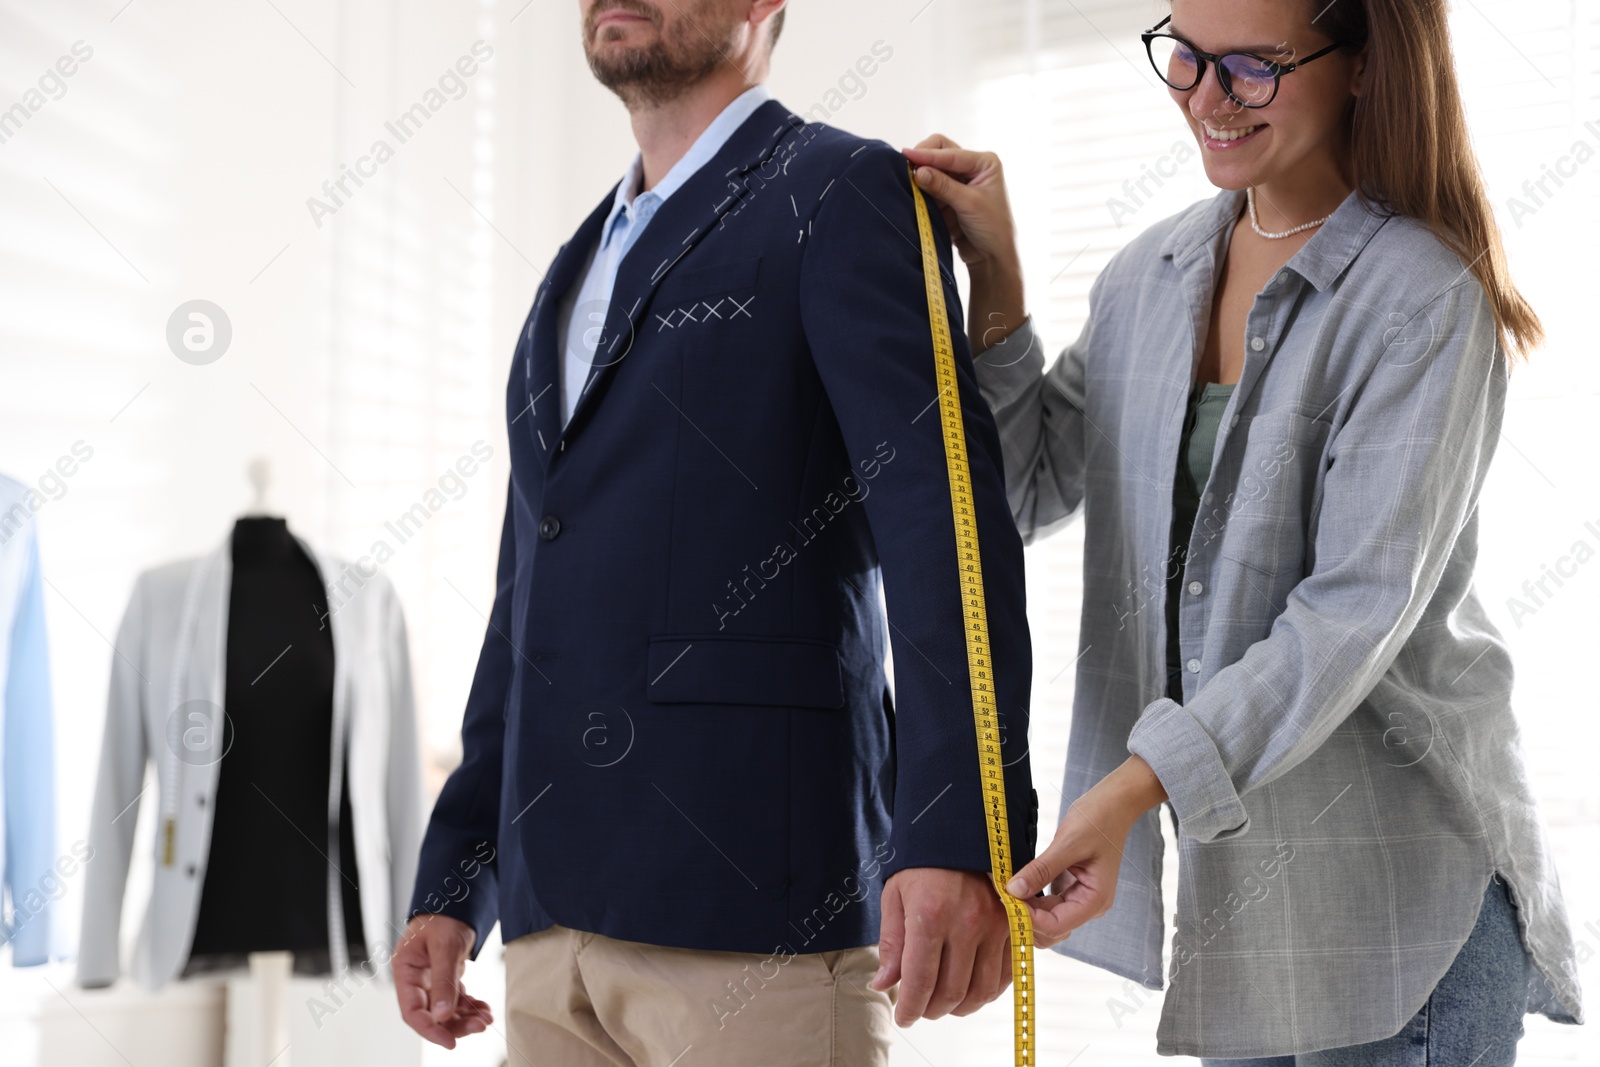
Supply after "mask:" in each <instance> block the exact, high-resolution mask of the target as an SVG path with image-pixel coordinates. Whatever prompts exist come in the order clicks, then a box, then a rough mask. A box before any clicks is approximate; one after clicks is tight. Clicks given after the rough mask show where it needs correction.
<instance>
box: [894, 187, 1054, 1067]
mask: <svg viewBox="0 0 1600 1067" xmlns="http://www.w3.org/2000/svg"><path fill="white" fill-rule="evenodd" d="M911 171H912V178H911V193H912V198H913V199H914V200H915V201H916V205H917V233H918V235H919V236H920V238H921V242H922V279H923V282H924V284H925V285H926V287H927V290H928V324H929V326H930V327H931V328H932V330H933V363H934V371H935V378H936V381H937V383H938V386H939V423H940V426H941V427H942V430H943V433H944V459H945V467H946V469H947V470H948V472H949V475H950V510H951V513H952V515H953V516H954V518H955V528H956V560H957V565H958V566H959V567H960V569H961V599H962V604H963V607H964V609H965V610H964V615H965V616H966V631H967V673H968V675H969V676H970V677H971V680H972V719H973V722H974V724H975V725H976V726H977V728H978V774H979V776H980V777H981V779H982V785H983V803H984V808H985V809H986V811H987V812H988V820H987V823H988V829H989V867H990V870H991V871H992V872H993V876H994V888H995V891H996V892H997V893H999V894H1000V903H1002V904H1004V905H1005V909H1006V916H1007V920H1008V922H1009V924H1010V927H1011V1009H1012V1027H1013V1047H1014V1048H1015V1050H1016V1062H1017V1067H1033V1064H1034V1058H1033V1048H1034V1022H1033V1015H1034V1008H1033V1005H1034V997H1033V924H1032V923H1031V922H1030V921H1029V919H1028V908H1027V905H1025V904H1023V903H1022V901H1020V900H1018V899H1017V898H1016V897H1014V896H1012V895H1011V894H1010V893H1007V892H1006V883H1007V882H1009V881H1010V880H1011V875H1012V874H1013V873H1014V872H1013V870H1012V867H1011V833H1010V829H1009V826H1008V823H1007V819H1006V780H1005V766H1004V763H1005V761H1004V759H1003V757H1002V756H1001V752H1000V719H999V714H998V709H997V706H996V704H995V694H994V670H993V661H992V660H991V659H990V657H989V614H988V611H987V609H986V608H985V607H984V601H983V562H982V560H981V559H980V558H979V555H978V516H977V507H976V504H975V503H974V501H973V498H972V471H971V468H970V467H969V466H968V464H967V435H966V429H965V427H964V426H963V424H962V419H961V394H960V391H959V390H958V388H957V385H956V351H955V345H954V343H953V342H952V341H951V339H950V316H949V313H948V311H947V310H946V309H945V304H944V284H943V283H942V282H941V281H940V279H939V254H938V251H937V249H935V247H934V244H933V224H932V223H931V222H930V221H929V220H928V203H927V201H926V200H925V199H924V198H923V196H922V190H921V188H919V187H918V186H917V181H916V168H915V167H912V168H911Z"/></svg>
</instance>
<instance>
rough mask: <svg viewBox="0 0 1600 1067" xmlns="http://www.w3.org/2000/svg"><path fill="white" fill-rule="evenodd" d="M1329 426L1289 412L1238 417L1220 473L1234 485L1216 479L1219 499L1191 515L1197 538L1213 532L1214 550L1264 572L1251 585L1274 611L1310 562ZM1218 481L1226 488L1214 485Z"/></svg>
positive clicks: (1281, 608) (1281, 605) (1240, 563)
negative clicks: (1195, 517)
mask: <svg viewBox="0 0 1600 1067" xmlns="http://www.w3.org/2000/svg"><path fill="white" fill-rule="evenodd" d="M1328 432H1329V426H1328V424H1327V423H1325V422H1321V421H1319V420H1316V419H1308V418H1306V417H1305V416H1303V415H1299V414H1296V413H1294V412H1290V411H1277V412H1269V413H1267V414H1264V415H1258V416H1255V417H1254V418H1251V419H1249V420H1248V421H1245V420H1241V421H1240V424H1239V425H1238V426H1237V427H1234V428H1233V429H1232V430H1231V431H1230V437H1229V441H1228V445H1227V450H1228V457H1225V458H1224V460H1223V462H1224V469H1223V471H1222V472H1220V473H1225V474H1226V475H1228V476H1229V479H1230V483H1231V484H1230V483H1221V482H1218V481H1213V487H1212V489H1211V492H1212V493H1213V494H1215V495H1216V497H1217V499H1216V501H1215V502H1214V503H1213V504H1211V505H1202V506H1201V509H1200V517H1199V519H1198V520H1197V522H1196V529H1195V538H1196V542H1197V543H1203V542H1204V540H1206V539H1207V538H1215V539H1216V540H1217V541H1218V545H1217V554H1218V555H1221V556H1222V557H1224V558H1226V559H1228V560H1229V561H1231V562H1233V563H1237V564H1239V565H1241V566H1244V567H1247V568H1249V569H1250V570H1252V571H1255V572H1257V573H1258V574H1260V575H1263V576H1265V577H1266V578H1267V579H1268V581H1267V583H1266V585H1265V586H1262V585H1261V584H1260V583H1252V586H1253V587H1254V588H1256V591H1257V592H1258V593H1260V594H1261V595H1263V596H1265V597H1266V598H1267V599H1268V600H1269V601H1271V603H1272V606H1273V611H1274V614H1276V613H1277V612H1279V611H1282V610H1283V607H1284V605H1285V603H1287V600H1288V595H1289V590H1291V589H1293V588H1294V586H1295V585H1296V584H1298V583H1299V581H1300V579H1301V578H1303V577H1304V576H1305V575H1306V573H1308V572H1309V570H1310V567H1311V559H1310V555H1311V544H1312V541H1313V538H1314V536H1315V525H1316V509H1317V506H1318V504H1319V502H1320V500H1319V497H1320V493H1319V481H1318V479H1319V475H1320V472H1321V470H1322V466H1323V464H1322V458H1321V457H1322V453H1323V450H1324V448H1325V447H1326V445H1327V440H1328ZM1222 484H1228V486H1229V491H1228V492H1227V493H1220V492H1218V488H1219V487H1220V485H1222Z"/></svg>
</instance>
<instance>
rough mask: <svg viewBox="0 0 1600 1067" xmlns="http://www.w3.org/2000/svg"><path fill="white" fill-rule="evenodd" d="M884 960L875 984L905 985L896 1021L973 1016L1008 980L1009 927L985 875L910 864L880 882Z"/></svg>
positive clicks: (906, 1022) (879, 987)
mask: <svg viewBox="0 0 1600 1067" xmlns="http://www.w3.org/2000/svg"><path fill="white" fill-rule="evenodd" d="M878 949H879V954H880V956H881V961H882V962H881V965H880V966H879V968H878V973H877V976H876V977H874V978H873V979H872V988H874V989H877V990H880V991H881V990H887V989H888V988H889V987H891V986H893V985H894V984H895V983H896V982H899V983H900V996H899V999H898V1001H897V1002H896V1004H895V1009H894V1021H895V1022H896V1023H897V1024H899V1025H900V1026H910V1025H911V1024H912V1023H914V1022H916V1021H917V1020H918V1019H937V1018H939V1017H940V1016H942V1015H946V1014H950V1013H954V1014H956V1015H970V1014H972V1013H973V1012H975V1011H977V1010H978V1009H979V1008H981V1007H983V1006H984V1005H985V1004H987V1003H989V1002H990V1001H991V1000H993V999H994V998H996V997H998V996H999V995H1000V994H1001V993H1003V992H1004V991H1005V988H1006V986H1008V985H1010V984H1011V933H1010V930H1009V929H1008V927H1007V926H1006V912H1005V908H1004V907H1002V906H1001V904H1000V898H999V896H998V895H997V894H996V893H995V888H994V882H993V881H991V880H990V878H989V876H988V875H987V874H977V873H975V872H973V871H950V870H944V869H943V868H938V867H911V868H907V869H906V870H903V871H900V872H898V873H897V874H895V875H894V877H892V878H890V879H889V881H888V882H887V883H886V884H885V885H884V887H883V928H882V934H881V937H880V939H879V943H878Z"/></svg>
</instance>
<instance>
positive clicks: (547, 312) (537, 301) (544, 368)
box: [506, 186, 616, 468]
mask: <svg viewBox="0 0 1600 1067" xmlns="http://www.w3.org/2000/svg"><path fill="white" fill-rule="evenodd" d="M615 197H616V188H615V187H614V186H613V187H612V190H611V192H609V193H607V194H606V198H605V199H604V200H602V201H601V202H600V204H599V206H598V207H596V208H595V209H594V210H593V211H591V212H590V213H589V217H588V218H586V219H584V220H583V224H582V225H581V226H579V227H578V232H577V233H576V234H574V235H573V237H572V240H570V241H568V242H567V243H566V244H564V245H562V246H561V248H560V250H559V251H557V252H556V258H555V261H554V262H553V263H551V264H550V272H549V273H548V274H546V275H545V279H544V281H543V282H541V283H540V284H539V291H538V293H537V294H535V296H534V298H533V311H532V313H531V314H530V315H529V316H528V325H527V327H526V328H525V329H524V331H523V335H522V343H521V345H519V348H520V350H521V351H520V352H519V355H520V357H521V358H522V361H523V364H522V370H523V376H522V382H523V385H524V386H525V387H526V392H525V395H523V396H513V397H508V398H507V401H506V407H507V413H506V418H507V419H508V420H510V427H509V429H510V430H511V432H513V433H515V432H517V424H518V423H519V422H520V423H525V425H524V426H523V427H522V432H523V433H526V434H527V436H528V439H529V441H531V442H532V444H533V451H534V455H536V456H538V457H539V462H540V463H541V464H542V465H543V466H544V467H546V468H548V467H549V466H550V457H551V456H552V455H553V454H554V453H555V449H556V442H557V441H558V440H559V439H560V437H561V377H562V373H561V372H562V362H563V360H562V357H561V353H560V352H559V351H557V349H558V347H559V339H560V336H561V334H560V330H559V324H558V321H557V320H558V317H559V316H560V314H561V302H562V298H563V297H564V296H566V294H567V290H569V289H571V288H572V286H573V285H574V284H575V283H576V282H577V280H578V272H579V271H580V270H582V269H583V265H584V263H585V262H587V261H588V258H589V252H590V250H591V249H593V248H594V247H595V246H596V245H597V244H598V243H599V240H600V227H601V226H602V225H604V223H605V220H606V216H607V215H609V214H610V213H611V203H612V200H613V199H614V198H615Z"/></svg>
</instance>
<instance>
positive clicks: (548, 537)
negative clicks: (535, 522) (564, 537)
mask: <svg viewBox="0 0 1600 1067" xmlns="http://www.w3.org/2000/svg"><path fill="white" fill-rule="evenodd" d="M560 534H561V520H560V519H558V518H556V517H555V516H554V515H546V516H545V517H544V518H542V519H540V520H539V539H540V540H541V541H554V540H555V539H556V538H557V537H559V536H560Z"/></svg>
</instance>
